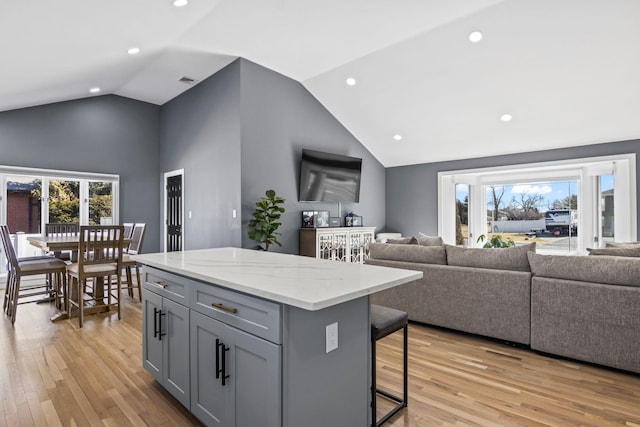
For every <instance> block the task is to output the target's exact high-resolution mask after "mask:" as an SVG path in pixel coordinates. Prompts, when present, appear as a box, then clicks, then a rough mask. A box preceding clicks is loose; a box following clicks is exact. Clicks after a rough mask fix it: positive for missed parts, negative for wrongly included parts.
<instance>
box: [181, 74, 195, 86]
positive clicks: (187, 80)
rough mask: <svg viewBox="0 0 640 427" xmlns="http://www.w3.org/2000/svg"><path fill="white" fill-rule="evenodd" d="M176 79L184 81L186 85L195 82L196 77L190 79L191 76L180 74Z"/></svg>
mask: <svg viewBox="0 0 640 427" xmlns="http://www.w3.org/2000/svg"><path fill="white" fill-rule="evenodd" d="M178 81H179V82H182V83H186V84H188V85H192V84H194V83H195V82H196V79H192V78H191V77H187V76H182V77H180V80H178Z"/></svg>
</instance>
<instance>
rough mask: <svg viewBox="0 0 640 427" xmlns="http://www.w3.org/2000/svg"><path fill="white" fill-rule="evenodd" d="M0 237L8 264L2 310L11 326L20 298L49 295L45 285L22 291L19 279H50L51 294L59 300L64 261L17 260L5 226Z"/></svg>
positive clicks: (64, 267)
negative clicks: (36, 276)
mask: <svg viewBox="0 0 640 427" xmlns="http://www.w3.org/2000/svg"><path fill="white" fill-rule="evenodd" d="M0 237H1V240H2V246H3V248H4V253H5V256H6V257H7V261H8V264H9V269H8V270H9V271H8V273H7V287H6V289H5V297H4V302H3V309H4V311H5V313H6V314H7V315H8V316H10V317H11V324H15V322H16V314H17V311H18V304H22V303H21V302H19V300H20V299H21V298H22V299H24V298H28V297H33V296H36V295H45V294H50V292H51V289H49V286H48V285H47V284H46V283H45V284H43V285H41V286H34V287H29V288H25V289H24V290H23V289H21V288H20V282H21V279H22V278H23V277H25V276H35V275H42V274H44V275H47V276H50V277H52V278H53V284H54V290H53V292H54V293H55V296H56V299H57V300H59V298H61V295H62V293H63V292H62V289H63V288H64V287H65V283H64V281H65V275H64V272H65V270H66V264H65V263H64V261H61V260H59V259H57V258H55V257H29V258H20V259H18V257H17V256H16V253H15V250H14V248H13V244H12V243H11V236H10V234H9V227H8V226H7V225H4V224H3V225H0ZM40 289H44V290H40Z"/></svg>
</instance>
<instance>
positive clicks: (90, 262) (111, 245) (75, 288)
mask: <svg viewBox="0 0 640 427" xmlns="http://www.w3.org/2000/svg"><path fill="white" fill-rule="evenodd" d="M123 238H124V227H123V226H122V225H86V226H81V227H80V236H79V242H78V261H77V262H74V263H73V264H70V265H67V282H68V287H69V289H68V291H67V292H66V293H65V295H66V299H65V301H66V307H67V312H68V314H69V318H71V314H72V308H73V307H74V306H75V307H77V308H78V324H79V327H81V328H82V324H83V322H84V309H85V305H87V304H94V305H102V304H104V292H105V282H104V279H105V278H106V293H107V295H106V296H107V303H106V305H107V306H108V307H109V308H110V307H112V306H114V305H116V306H117V308H118V319H122V308H121V304H120V291H121V286H122V281H121V278H120V271H122V245H123ZM113 276H115V289H112V280H111V279H112V277H113ZM89 278H92V279H93V281H94V285H93V292H92V294H91V295H85V293H84V292H83V290H84V285H85V283H86V281H87V279H89ZM114 299H115V301H116V302H115V303H114V302H113V300H114Z"/></svg>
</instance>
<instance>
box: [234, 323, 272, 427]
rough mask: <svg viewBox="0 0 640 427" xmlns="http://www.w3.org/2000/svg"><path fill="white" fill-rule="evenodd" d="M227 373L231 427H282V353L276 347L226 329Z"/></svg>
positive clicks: (236, 330) (246, 334)
mask: <svg viewBox="0 0 640 427" xmlns="http://www.w3.org/2000/svg"><path fill="white" fill-rule="evenodd" d="M227 333H228V338H227V341H228V342H229V344H228V345H229V346H230V347H231V350H230V351H229V352H228V353H227V357H228V358H229V359H231V362H230V363H228V364H227V365H230V369H229V370H228V372H229V375H230V378H229V379H230V380H232V381H231V388H230V389H229V390H228V391H229V393H231V394H233V401H234V407H233V408H234V414H233V419H234V422H233V424H230V425H233V426H236V427H253V426H262V427H279V426H281V425H282V423H281V420H282V390H281V389H282V386H281V375H282V370H281V369H282V364H281V360H282V356H281V354H282V351H281V347H280V346H279V345H276V344H273V343H270V342H268V341H265V340H263V339H260V338H257V337H255V336H253V335H251V334H248V333H246V332H242V331H240V330H239V329H236V328H232V327H227Z"/></svg>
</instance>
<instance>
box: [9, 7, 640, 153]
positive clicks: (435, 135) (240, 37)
mask: <svg viewBox="0 0 640 427" xmlns="http://www.w3.org/2000/svg"><path fill="white" fill-rule="evenodd" d="M34 3H35V4H34ZM473 30H480V31H482V32H483V34H484V38H483V39H482V41H481V42H479V43H471V42H469V40H468V35H469V33H470V32H471V31H473ZM639 42H640V0H446V1H444V0H323V1H321V2H318V1H317V0H315V1H311V0H190V3H189V5H187V6H185V7H182V8H175V7H173V6H172V5H171V1H170V0H136V1H131V0H109V1H104V0H64V1H58V2H52V1H49V0H30V1H13V2H9V1H4V2H1V3H0V53H1V56H0V76H1V77H2V78H1V79H0V111H3V110H10V109H15V108H21V107H27V106H33V105H40V104H46V103H51V102H57V101H63V100H69V99H77V98H83V97H87V96H93V95H90V94H89V93H88V90H89V88H91V87H94V86H99V87H100V88H101V92H100V94H109V93H113V94H117V95H121V96H125V97H129V98H134V99H139V100H142V101H147V102H151V103H154V104H158V105H162V104H163V103H165V102H167V101H168V100H170V99H172V98H174V97H175V96H177V95H179V94H180V93H182V92H183V91H185V90H187V89H189V88H190V87H191V86H188V85H185V84H184V83H180V82H178V79H179V78H180V77H182V76H188V77H191V78H195V79H197V80H198V81H201V80H203V79H205V78H207V77H208V76H210V75H211V74H213V73H215V72H216V71H218V70H219V69H221V68H222V67H224V66H225V65H227V64H229V63H230V62H231V61H233V60H234V59H236V58H237V57H244V58H247V59H249V60H251V61H253V62H256V63H258V64H260V65H263V66H265V67H268V68H270V69H273V70H275V71H278V72H280V73H282V74H284V75H286V76H289V77H291V78H293V79H295V80H298V81H299V82H301V83H302V84H303V85H304V86H305V87H306V88H307V89H308V90H309V91H310V92H311V93H313V95H314V96H315V97H316V98H318V100H320V102H322V103H323V105H325V107H326V108H327V109H328V110H329V111H330V112H331V113H332V114H333V115H334V116H335V117H336V118H337V119H338V120H339V121H340V122H341V123H342V124H343V125H344V126H345V127H346V128H347V129H348V130H349V131H350V132H352V133H353V135H354V136H355V137H356V138H358V139H359V140H360V141H361V142H362V143H363V144H364V145H365V146H366V147H367V148H368V149H369V150H370V151H371V152H372V153H373V155H374V156H376V158H378V160H380V161H381V162H382V163H383V164H384V165H385V166H398V165H407V164H415V163H426V162H435V161H442V160H452V159H460V158H469V157H479V156H487V155H497V154H508V153H516V152H523V151H532V150H539V149H548V148H558V147H569V146H576V145H584V144H593V143H599V142H610V141H616V140H625V139H634V138H640V118H639V117H640V78H639V77H638V76H640V43H639ZM133 46H137V47H139V48H140V49H141V52H140V53H139V54H138V55H135V56H130V55H128V54H127V52H126V51H127V49H129V48H130V47H133ZM347 77H354V78H356V79H357V84H356V85H355V86H353V87H350V86H347V85H346V84H345V80H346V78H347ZM505 113H508V114H511V115H513V120H512V121H511V122H508V123H505V122H502V121H501V120H500V116H501V115H502V114H505ZM394 134H401V135H402V136H403V139H402V140H401V141H399V142H398V141H395V140H394V139H393V135H394Z"/></svg>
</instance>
